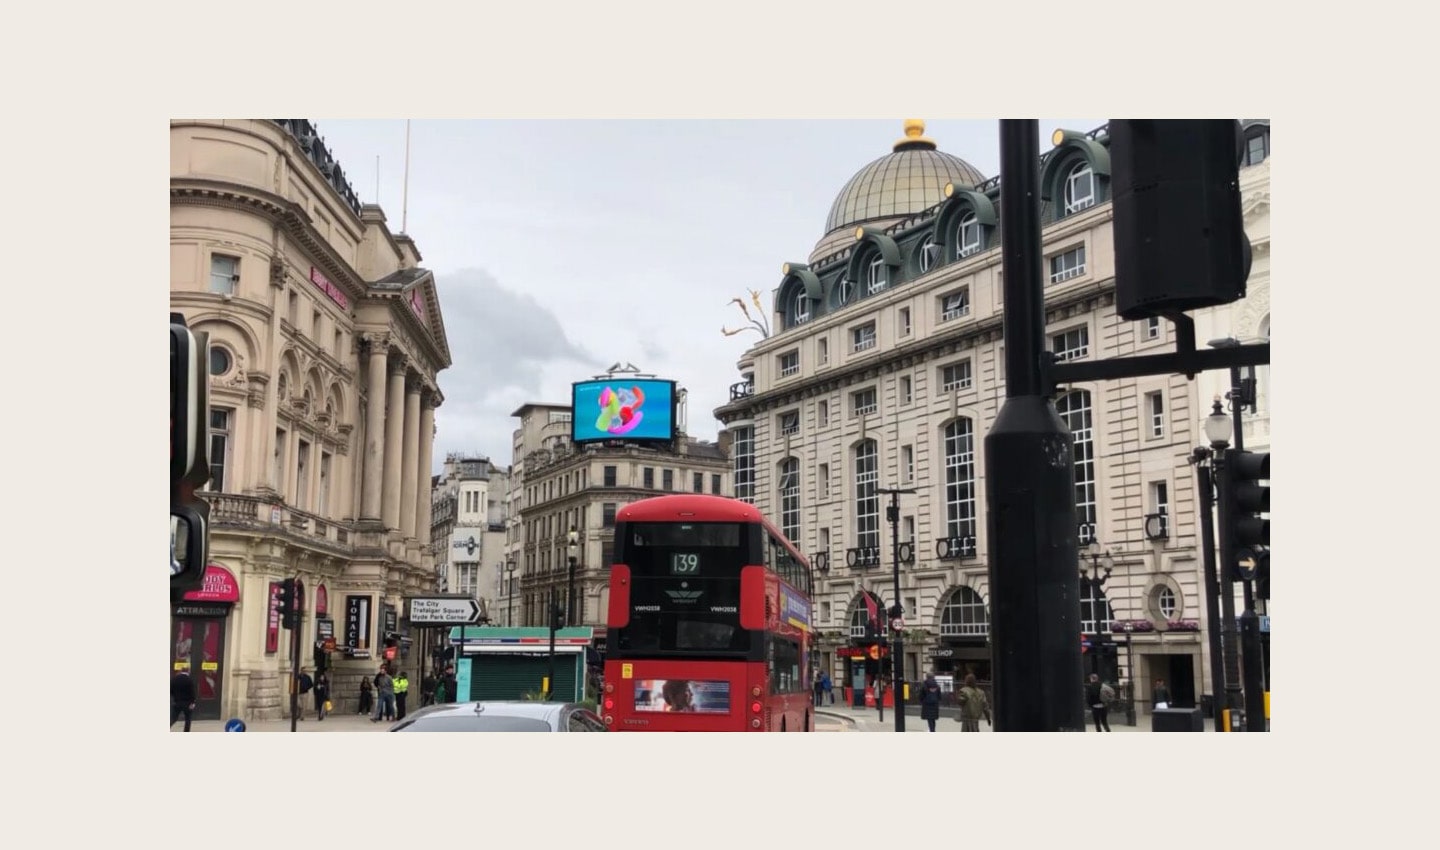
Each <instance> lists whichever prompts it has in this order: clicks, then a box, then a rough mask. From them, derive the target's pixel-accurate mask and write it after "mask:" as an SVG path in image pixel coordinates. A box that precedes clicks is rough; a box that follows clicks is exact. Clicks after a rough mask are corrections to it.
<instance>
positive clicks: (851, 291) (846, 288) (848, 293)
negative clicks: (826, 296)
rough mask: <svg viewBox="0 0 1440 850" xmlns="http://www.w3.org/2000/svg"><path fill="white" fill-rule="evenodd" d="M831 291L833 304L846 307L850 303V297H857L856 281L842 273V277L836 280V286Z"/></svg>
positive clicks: (837, 306)
mask: <svg viewBox="0 0 1440 850" xmlns="http://www.w3.org/2000/svg"><path fill="white" fill-rule="evenodd" d="M830 293H831V294H830V302H831V306H833V307H836V308H839V307H844V306H845V305H846V304H849V303H850V299H852V298H854V297H855V281H853V280H851V279H850V278H849V277H848V276H846V275H841V276H840V279H839V280H837V281H835V287H834V288H833V289H831V290H830Z"/></svg>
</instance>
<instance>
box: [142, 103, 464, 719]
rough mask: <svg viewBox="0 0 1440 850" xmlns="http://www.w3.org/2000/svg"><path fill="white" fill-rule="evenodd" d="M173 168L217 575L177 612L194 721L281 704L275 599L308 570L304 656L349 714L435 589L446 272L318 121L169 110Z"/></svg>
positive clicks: (175, 272) (182, 305) (284, 662)
mask: <svg viewBox="0 0 1440 850" xmlns="http://www.w3.org/2000/svg"><path fill="white" fill-rule="evenodd" d="M170 163H171V169H170V171H171V174H170V257H171V260H170V306H171V310H172V311H174V312H179V313H181V314H183V315H184V316H185V319H186V321H187V323H188V324H189V326H190V327H191V328H192V329H194V330H197V331H204V332H207V333H208V334H209V336H210V343H211V355H210V374H211V386H210V406H211V407H210V443H209V449H210V462H211V464H212V469H211V473H212V474H211V480H210V483H209V484H208V485H207V492H206V493H205V495H206V497H207V498H208V500H209V502H210V505H211V527H210V532H211V534H210V561H211V564H210V569H211V570H212V571H213V572H214V575H215V579H214V581H213V582H208V581H207V588H206V590H205V591H203V592H199V593H197V594H192V597H194V598H192V599H187V601H186V602H185V603H183V604H181V605H180V606H178V607H176V608H172V611H171V617H172V636H173V640H172V666H180V665H185V666H188V667H190V668H191V669H192V671H198V672H199V674H200V675H199V676H197V683H198V684H199V687H200V690H201V701H200V705H199V707H198V713H199V716H201V717H242V718H248V719H262V720H263V719H273V718H276V717H280V716H285V715H288V711H289V698H288V695H287V694H288V689H287V686H286V683H287V681H288V677H289V676H290V675H291V673H292V666H293V665H292V662H291V653H290V639H291V633H290V632H289V631H288V630H285V629H283V628H280V627H279V618H278V617H277V615H276V613H275V602H274V598H275V590H276V587H277V585H278V583H279V582H280V581H282V580H283V579H284V578H287V577H296V578H299V579H300V581H301V583H302V586H303V591H302V596H303V600H304V605H305V615H304V617H303V620H302V623H301V628H300V629H299V634H298V639H299V644H300V647H301V651H300V658H301V666H302V667H303V668H305V669H307V670H311V671H313V670H314V668H315V665H316V663H317V662H322V661H323V662H324V663H326V664H328V665H329V667H330V675H331V679H332V691H333V693H334V695H335V701H336V702H337V703H338V704H339V705H340V707H341V708H342V709H343V708H344V707H346V706H347V704H348V705H353V700H354V697H355V695H356V692H357V683H358V681H359V679H360V678H361V677H362V676H364V675H367V674H373V672H374V669H375V666H376V663H377V658H378V656H379V654H380V653H381V651H382V648H383V645H384V643H385V641H386V637H387V635H389V636H390V637H391V639H392V640H395V641H396V642H397V643H400V641H399V640H398V638H399V633H400V632H401V631H402V625H401V623H400V617H401V616H402V614H403V611H402V598H403V597H404V596H405V595H408V594H412V593H417V592H433V588H434V585H435V574H434V570H433V566H432V558H431V556H430V545H429V544H430V540H429V536H430V525H431V523H430V486H429V485H430V478H431V475H430V472H431V471H430V460H429V459H430V456H431V451H432V446H433V437H434V433H435V409H436V408H437V407H438V406H439V405H440V403H441V402H442V396H441V394H440V391H439V389H438V387H437V385H436V375H437V374H438V373H439V372H440V371H441V370H443V369H445V368H446V367H448V366H449V365H450V350H449V346H448V344H447V342H446V336H445V327H444V322H443V320H442V317H441V313H440V304H439V301H438V300H437V297H436V282H435V279H434V276H433V275H432V273H431V272H429V271H428V270H426V269H424V268H423V267H421V266H420V265H419V263H420V261H421V256H420V252H419V250H418V249H417V247H416V245H415V242H414V241H413V240H412V239H411V238H410V237H409V236H407V235H405V234H403V233H401V234H397V233H392V232H391V230H390V228H389V227H388V225H387V223H386V218H385V214H384V212H383V211H382V210H381V209H380V208H379V207H378V206H374V205H368V204H361V203H360V202H359V200H358V199H357V197H356V195H355V192H354V191H353V189H352V188H351V186H350V184H349V182H348V181H347V180H346V178H345V173H344V170H343V168H342V167H341V164H340V163H338V162H336V161H335V159H334V158H333V157H332V156H331V154H330V152H329V151H328V150H327V149H326V148H325V145H324V141H323V139H321V138H320V137H319V136H318V134H317V132H316V130H315V126H314V125H313V124H311V123H310V122H309V121H306V120H303V119H284V120H208V119H182V120H173V121H171V122H170ZM326 637H333V638H334V639H335V645H336V649H335V650H334V651H333V652H331V653H328V654H326V655H324V656H323V657H322V656H320V655H319V654H317V645H318V644H323V643H324V640H325V638H326ZM401 646H402V647H403V643H401Z"/></svg>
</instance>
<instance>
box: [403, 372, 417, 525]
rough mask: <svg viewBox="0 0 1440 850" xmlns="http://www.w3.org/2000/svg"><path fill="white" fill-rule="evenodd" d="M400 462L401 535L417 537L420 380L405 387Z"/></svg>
mask: <svg viewBox="0 0 1440 850" xmlns="http://www.w3.org/2000/svg"><path fill="white" fill-rule="evenodd" d="M402 446H403V449H402V450H401V459H402V462H401V464H400V536H401V537H404V538H406V539H413V538H414V537H415V467H416V465H417V464H418V462H419V458H420V381H419V380H418V379H416V380H412V381H407V382H406V387H405V436H404V438H403V442H402Z"/></svg>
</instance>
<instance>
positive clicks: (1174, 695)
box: [1165, 655, 1200, 708]
mask: <svg viewBox="0 0 1440 850" xmlns="http://www.w3.org/2000/svg"><path fill="white" fill-rule="evenodd" d="M1168 659H1169V661H1170V675H1169V676H1168V677H1166V679H1165V684H1167V685H1169V686H1170V697H1171V699H1172V700H1173V703H1172V704H1173V705H1174V706H1175V707H1177V708H1194V707H1195V706H1197V705H1199V704H1200V703H1199V702H1197V701H1196V699H1195V657H1194V656H1193V655H1171V656H1168Z"/></svg>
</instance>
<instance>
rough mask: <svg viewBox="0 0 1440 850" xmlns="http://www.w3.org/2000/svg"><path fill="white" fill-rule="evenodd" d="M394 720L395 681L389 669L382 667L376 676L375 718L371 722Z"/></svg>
mask: <svg viewBox="0 0 1440 850" xmlns="http://www.w3.org/2000/svg"><path fill="white" fill-rule="evenodd" d="M394 719H395V680H394V679H393V678H391V676H390V670H389V668H386V667H381V668H380V672H379V673H376V674H375V716H374V717H372V718H370V722H371V723H379V722H380V721H381V720H394Z"/></svg>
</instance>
